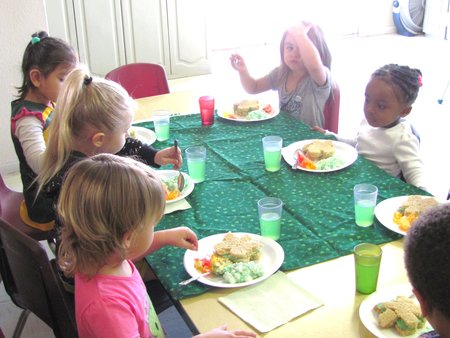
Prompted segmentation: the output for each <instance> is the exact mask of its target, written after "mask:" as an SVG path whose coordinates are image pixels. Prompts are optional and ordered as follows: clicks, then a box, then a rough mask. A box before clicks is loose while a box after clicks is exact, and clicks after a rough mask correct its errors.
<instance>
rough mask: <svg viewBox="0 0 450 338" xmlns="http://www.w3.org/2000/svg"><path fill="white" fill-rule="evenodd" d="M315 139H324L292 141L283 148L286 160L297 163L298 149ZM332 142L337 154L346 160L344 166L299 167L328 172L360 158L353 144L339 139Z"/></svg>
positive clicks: (290, 163) (346, 165)
mask: <svg viewBox="0 0 450 338" xmlns="http://www.w3.org/2000/svg"><path fill="white" fill-rule="evenodd" d="M313 141H323V140H303V141H298V142H294V143H291V144H290V145H288V146H287V147H284V148H283V149H281V154H282V155H283V158H284V160H285V161H286V162H287V163H288V164H289V165H290V166H291V167H292V166H293V165H295V164H296V163H297V158H296V153H295V152H296V151H297V150H298V149H302V148H303V147H304V146H305V145H307V144H309V143H311V142H313ZM332 142H333V146H334V149H335V150H336V152H335V156H338V157H339V158H341V159H342V160H343V161H344V164H343V165H342V166H340V167H338V168H334V169H327V170H313V169H306V168H301V167H297V169H300V170H304V171H310V172H314V173H317V172H319V173H326V172H331V171H337V170H341V169H344V168H346V167H348V166H349V165H351V164H352V163H353V162H355V161H356V159H357V158H358V152H357V151H356V149H355V148H354V147H352V146H351V145H349V144H347V143H344V142H339V141H332Z"/></svg>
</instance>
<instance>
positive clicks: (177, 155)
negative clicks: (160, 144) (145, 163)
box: [155, 147, 183, 170]
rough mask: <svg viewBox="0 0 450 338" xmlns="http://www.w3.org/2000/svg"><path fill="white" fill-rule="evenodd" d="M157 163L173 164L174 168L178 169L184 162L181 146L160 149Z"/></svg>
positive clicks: (156, 159)
mask: <svg viewBox="0 0 450 338" xmlns="http://www.w3.org/2000/svg"><path fill="white" fill-rule="evenodd" d="M155 163H156V164H159V165H166V164H173V168H174V169H175V170H178V169H179V168H180V167H181V164H182V163H183V158H182V157H181V150H180V148H177V149H175V147H170V148H166V149H163V150H160V151H158V152H157V153H156V155H155Z"/></svg>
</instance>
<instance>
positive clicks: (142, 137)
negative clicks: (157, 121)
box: [128, 126, 156, 144]
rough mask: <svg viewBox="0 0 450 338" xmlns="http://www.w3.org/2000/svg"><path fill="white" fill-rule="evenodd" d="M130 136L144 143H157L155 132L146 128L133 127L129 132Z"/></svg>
mask: <svg viewBox="0 0 450 338" xmlns="http://www.w3.org/2000/svg"><path fill="white" fill-rule="evenodd" d="M128 134H129V135H130V137H132V138H135V139H138V140H139V141H141V142H143V143H147V144H152V143H154V142H155V141H156V134H155V132H154V131H153V130H150V129H147V128H144V127H137V126H131V128H130V129H129V130H128Z"/></svg>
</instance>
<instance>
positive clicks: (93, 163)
mask: <svg viewBox="0 0 450 338" xmlns="http://www.w3.org/2000/svg"><path fill="white" fill-rule="evenodd" d="M164 206H165V193H164V189H163V187H162V184H161V181H160V179H159V178H157V176H155V173H154V172H153V171H152V170H151V169H150V168H148V167H147V166H146V165H144V164H142V163H140V162H137V161H135V160H133V159H130V158H121V157H118V156H116V155H109V154H100V155H96V156H93V157H92V158H89V159H85V160H83V161H81V162H79V163H77V164H76V165H74V166H73V167H72V168H71V169H70V170H69V172H68V173H67V177H66V178H65V181H64V184H63V186H62V189H61V195H60V198H59V201H58V215H59V217H60V220H61V222H62V224H63V227H62V229H63V230H62V233H61V238H62V239H61V245H60V248H59V253H60V254H59V259H58V262H59V265H60V267H61V268H62V269H63V270H64V271H65V273H66V274H67V275H69V276H73V275H74V276H75V285H76V288H75V311H76V321H77V327H78V334H79V336H80V338H83V337H93V338H95V337H97V338H101V337H108V338H113V337H121V338H122V337H164V331H163V328H162V327H161V324H160V323H159V320H158V317H157V315H156V313H155V310H154V308H153V305H152V303H151V300H150V298H149V296H148V294H147V291H146V288H145V285H144V283H143V281H142V279H141V277H140V275H139V273H138V272H137V270H136V267H135V266H134V264H133V262H132V260H135V259H138V258H140V257H143V256H145V255H147V254H149V253H150V252H152V251H154V250H156V249H157V248H158V247H160V246H161V245H162V243H161V242H162V241H164V238H165V240H166V241H167V238H169V237H172V238H173V239H174V240H175V242H174V243H175V245H177V244H178V245H179V246H182V247H187V248H190V247H189V246H187V245H186V243H183V242H179V241H178V242H177V236H176V235H174V234H175V233H174V232H173V231H174V230H175V229H171V230H165V231H158V232H154V228H155V227H156V224H157V223H158V222H159V220H160V219H161V217H162V215H163V213H164ZM195 249H197V248H196V246H195ZM200 337H204V338H206V337H256V335H255V334H254V333H251V332H246V331H235V332H228V331H227V330H226V328H224V327H221V328H218V329H215V330H213V331H211V332H208V333H205V334H203V335H200Z"/></svg>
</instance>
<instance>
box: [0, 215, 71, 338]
mask: <svg viewBox="0 0 450 338" xmlns="http://www.w3.org/2000/svg"><path fill="white" fill-rule="evenodd" d="M0 273H1V276H2V278H3V283H4V286H5V290H6V292H7V293H8V295H9V296H10V297H11V299H12V301H13V302H14V304H16V305H17V306H18V307H20V308H22V309H23V311H22V313H21V315H20V318H19V320H18V323H17V325H16V328H15V331H14V335H13V337H14V338H15V337H20V335H21V333H22V330H23V328H24V326H25V323H26V320H27V318H28V315H29V314H30V313H31V312H32V313H34V314H35V315H36V316H37V317H39V318H40V319H41V320H42V321H44V322H45V323H46V324H47V325H48V326H50V327H51V328H52V330H53V332H54V334H55V336H56V337H68V338H71V337H77V336H78V334H77V329H76V321H75V304H74V298H73V295H72V294H69V293H68V292H66V291H65V290H64V288H63V286H62V283H61V281H60V279H59V277H58V275H57V272H56V263H55V261H54V259H53V260H52V261H50V260H49V258H48V256H47V252H46V250H45V249H44V247H43V246H42V245H41V243H39V242H38V241H36V240H34V239H33V238H31V237H30V236H28V235H26V234H25V233H23V232H22V231H20V230H19V229H17V227H16V226H14V225H12V224H9V223H8V222H7V221H5V220H4V219H1V218H0Z"/></svg>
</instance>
